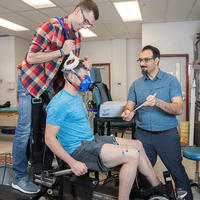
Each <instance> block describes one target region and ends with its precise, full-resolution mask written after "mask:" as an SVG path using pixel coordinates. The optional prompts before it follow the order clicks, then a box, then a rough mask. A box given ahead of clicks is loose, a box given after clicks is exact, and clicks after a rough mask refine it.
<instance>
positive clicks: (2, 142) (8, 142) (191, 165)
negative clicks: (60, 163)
mask: <svg viewBox="0 0 200 200" xmlns="http://www.w3.org/2000/svg"><path fill="white" fill-rule="evenodd" d="M12 140H13V135H3V134H0V153H9V152H12ZM183 164H184V166H185V168H186V171H187V173H188V176H189V177H190V178H191V179H194V169H195V162H193V161H190V160H186V159H183ZM164 170H165V167H164V166H163V164H162V163H161V161H160V160H159V159H158V161H157V164H156V166H155V172H156V174H158V176H159V178H160V179H161V180H163V177H162V172H163V171H164ZM193 194H194V200H200V191H199V190H198V189H195V188H193ZM41 200H42V199H41Z"/></svg>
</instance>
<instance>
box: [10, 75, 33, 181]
mask: <svg viewBox="0 0 200 200" xmlns="http://www.w3.org/2000/svg"><path fill="white" fill-rule="evenodd" d="M21 74H22V73H21V72H20V73H19V76H18V83H17V90H18V99H19V105H18V114H19V116H18V121H17V127H16V130H15V135H14V140H13V149H12V154H13V172H14V176H15V178H21V177H24V176H26V175H27V173H28V172H27V167H28V161H27V156H26V149H27V144H28V139H29V137H30V132H31V95H30V94H29V92H28V90H27V89H26V88H25V87H24V85H23V83H22V81H21Z"/></svg>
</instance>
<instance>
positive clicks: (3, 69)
mask: <svg viewBox="0 0 200 200" xmlns="http://www.w3.org/2000/svg"><path fill="white" fill-rule="evenodd" d="M0 44H1V45H0V55H1V62H0V91H1V98H0V104H3V103H5V102H6V101H10V102H11V104H15V102H16V95H15V89H13V90H9V89H8V82H12V83H13V82H14V83H15V48H14V37H12V36H9V37H0Z"/></svg>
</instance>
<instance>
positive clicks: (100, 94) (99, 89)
mask: <svg viewBox="0 0 200 200" xmlns="http://www.w3.org/2000/svg"><path fill="white" fill-rule="evenodd" d="M90 76H91V80H92V81H93V82H94V83H95V85H96V87H95V88H94V90H93V98H94V100H95V102H96V107H97V115H96V117H95V120H98V121H97V126H98V127H99V128H100V133H101V134H104V130H105V127H104V124H105V123H102V120H100V118H98V116H99V115H98V114H99V108H100V105H101V104H102V103H104V102H106V101H112V97H111V94H110V91H109V89H108V87H107V85H106V84H105V83H103V82H102V78H101V72H100V69H99V68H92V69H91V70H90ZM95 120H94V121H95ZM107 128H108V131H107V134H108V135H109V134H110V129H112V130H117V131H118V130H120V131H121V132H122V135H121V137H123V135H124V132H125V131H126V130H127V129H131V130H132V138H133V135H134V131H135V123H134V121H131V122H126V121H123V120H122V119H121V120H120V119H118V120H116V121H115V119H112V120H110V122H108V120H107ZM117 131H115V136H117Z"/></svg>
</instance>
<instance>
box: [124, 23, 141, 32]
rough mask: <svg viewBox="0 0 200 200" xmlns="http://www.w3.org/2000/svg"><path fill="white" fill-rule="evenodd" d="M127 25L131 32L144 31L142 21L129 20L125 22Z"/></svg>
mask: <svg viewBox="0 0 200 200" xmlns="http://www.w3.org/2000/svg"><path fill="white" fill-rule="evenodd" d="M125 26H126V28H127V30H128V32H129V33H131V34H138V33H139V34H141V33H142V22H127V23H125Z"/></svg>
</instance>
